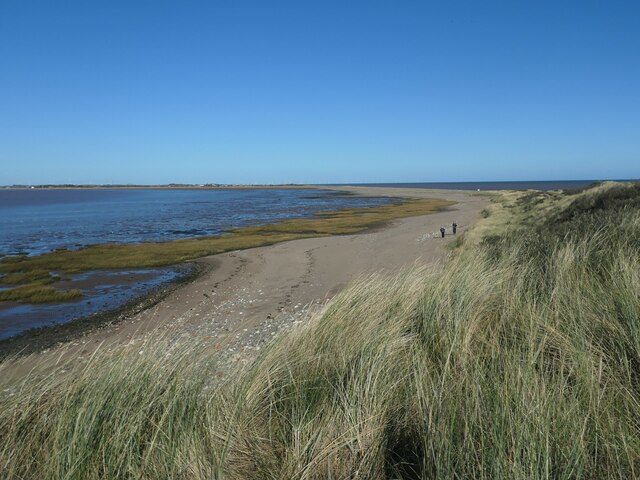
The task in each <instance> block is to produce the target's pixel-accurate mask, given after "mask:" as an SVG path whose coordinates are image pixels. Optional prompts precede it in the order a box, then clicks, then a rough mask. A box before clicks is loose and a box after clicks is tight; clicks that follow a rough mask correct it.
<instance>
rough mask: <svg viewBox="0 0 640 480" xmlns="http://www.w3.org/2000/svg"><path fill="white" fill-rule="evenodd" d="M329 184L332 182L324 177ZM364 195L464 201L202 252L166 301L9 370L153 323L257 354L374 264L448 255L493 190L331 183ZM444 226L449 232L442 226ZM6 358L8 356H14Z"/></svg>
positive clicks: (73, 353)
mask: <svg viewBox="0 0 640 480" xmlns="http://www.w3.org/2000/svg"><path fill="white" fill-rule="evenodd" d="M323 188H327V187H323ZM328 188H331V189H335V190H340V191H344V192H346V193H350V194H356V195H374V196H394V197H406V198H434V199H443V200H450V201H455V202H456V204H455V205H453V206H451V207H448V208H447V210H445V211H442V212H438V213H433V214H429V215H422V216H415V217H409V218H402V219H398V220H393V221H391V222H388V223H387V224H386V225H383V226H381V227H379V228H376V229H374V230H370V231H368V232H366V233H359V234H353V235H340V236H327V237H319V238H304V239H298V240H292V241H287V242H282V243H278V244H275V245H269V246H263V247H258V248H250V249H246V250H237V251H231V252H226V253H222V254H217V255H211V256H207V257H203V258H201V259H199V260H198V262H199V263H200V264H201V266H202V267H203V268H204V269H205V273H204V274H203V275H201V276H199V277H198V278H196V279H195V280H193V281H191V282H189V283H187V284H184V285H180V286H178V287H177V288H175V289H174V290H173V291H172V292H171V293H170V294H169V295H167V296H166V297H165V298H163V299H162V300H161V301H159V302H158V303H156V304H155V305H153V306H151V307H150V308H147V309H144V310H143V311H139V312H137V313H131V314H129V315H126V317H125V318H124V319H123V320H122V321H119V322H118V323H115V324H110V325H106V326H104V327H103V328H99V329H96V330H94V331H90V332H88V333H85V334H83V335H82V336H79V337H77V338H75V339H73V340H71V341H69V342H65V343H60V344H58V345H56V346H55V347H52V348H49V349H47V350H45V351H42V352H39V353H36V354H32V355H29V356H27V357H23V358H20V359H18V360H16V361H15V362H12V363H13V365H12V366H11V367H10V368H6V370H5V374H10V375H11V376H14V375H15V376H21V375H24V374H25V373H26V372H28V371H30V370H31V369H33V368H34V366H38V368H42V367H43V366H50V367H54V366H56V365H57V366H59V365H60V364H63V363H65V362H73V363H74V364H76V363H79V364H82V363H83V362H85V361H87V360H88V359H89V358H90V356H91V355H92V353H93V352H94V351H95V349H96V348H98V347H100V348H106V349H111V348H114V347H116V346H121V345H128V346H131V348H138V347H139V346H140V345H143V344H144V342H145V340H146V339H147V338H148V336H149V335H150V333H151V332H154V334H157V333H158V330H160V331H161V332H166V333H167V334H168V335H176V336H177V337H181V338H182V339H184V340H186V341H191V342H194V344H196V343H197V344H205V345H206V346H207V347H209V346H210V347H211V348H212V349H215V350H218V351H220V352H221V353H222V354H223V356H224V358H226V360H227V361H228V362H229V363H230V364H234V363H237V362H243V361H247V360H249V359H251V358H252V357H253V356H254V355H255V353H256V352H258V351H259V350H260V349H261V348H262V347H263V346H264V345H265V344H266V343H267V342H268V341H269V340H270V339H271V338H272V337H273V336H274V335H275V334H276V333H277V331H278V330H280V329H281V328H283V327H285V326H287V325H290V324H292V323H296V322H300V321H302V320H303V319H304V317H305V314H306V313H307V312H308V310H309V309H315V308H322V305H323V304H324V303H326V301H327V300H328V299H330V298H331V297H332V296H333V295H335V294H336V293H337V292H338V291H340V290H341V289H342V288H343V287H344V286H346V285H347V284H348V283H349V282H350V281H352V280H353V279H355V278H357V277H359V276H363V275H368V274H372V273H375V272H385V271H386V272H392V271H396V270H398V269H401V268H409V267H411V266H422V265H426V264H431V265H438V264H442V263H443V262H444V261H445V260H446V257H447V255H448V253H449V250H448V249H447V248H446V246H447V244H448V243H449V242H451V241H452V240H454V239H455V238H456V237H455V236H454V235H453V233H452V231H451V228H450V227H451V224H452V223H453V222H454V221H455V222H456V223H457V224H458V235H461V234H463V233H464V232H465V230H466V229H467V228H469V227H470V226H471V225H472V224H473V223H474V222H475V221H476V220H477V219H478V218H480V212H481V210H482V209H483V208H484V207H485V206H486V205H487V203H488V199H487V197H486V196H481V195H477V194H476V193H475V192H469V191H458V190H428V189H409V188H386V187H328ZM441 226H445V228H446V235H445V238H444V239H442V238H441V237H440V232H439V229H440V227H441ZM5 367H7V366H5Z"/></svg>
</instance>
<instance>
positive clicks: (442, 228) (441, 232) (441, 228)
mask: <svg viewBox="0 0 640 480" xmlns="http://www.w3.org/2000/svg"><path fill="white" fill-rule="evenodd" d="M440 235H442V238H444V227H440Z"/></svg>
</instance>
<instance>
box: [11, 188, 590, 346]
mask: <svg viewBox="0 0 640 480" xmlns="http://www.w3.org/2000/svg"><path fill="white" fill-rule="evenodd" d="M593 182H594V181H593V180H577V181H540V182H462V183H460V182H457V183H453V182H452V183H375V184H360V185H363V186H384V187H396V188H403V187H404V188H436V189H460V190H481V191H483V190H502V189H539V190H552V189H553V190H555V189H576V188H582V187H585V186H588V185H590V184H591V183H593ZM352 185H353V184H352ZM394 201H397V200H394V199H390V198H385V197H360V196H350V195H345V194H340V193H339V192H336V191H334V190H330V189H316V188H309V189H306V188H269V189H262V188H256V189H251V188H245V189H207V188H188V189H179V188H178V189H176V188H157V189H156V188H87V189H75V188H70V189H61V188H20V189H17V188H0V259H1V258H2V257H6V256H15V255H39V254H42V253H46V252H49V251H52V250H55V249H58V248H66V249H71V250H73V249H78V248H82V247H85V246H87V245H91V244H98V243H101V244H102V243H140V242H159V241H169V240H176V239H181V238H194V237H201V236H208V235H224V234H225V232H227V231H228V230H230V229H233V228H237V227H244V226H253V225H264V224H269V223H275V222H279V221H282V220H285V219H295V218H306V217H311V216H313V215H314V214H316V213H318V212H322V211H328V210H338V209H341V208H357V207H369V206H376V205H382V204H387V203H389V202H394ZM52 273H54V274H59V275H60V276H61V277H63V281H62V282H61V283H60V284H58V285H56V286H58V287H61V288H79V289H80V290H82V292H83V297H82V298H81V299H78V300H75V301H70V302H65V303H57V304H44V305H31V304H25V303H15V302H0V340H3V339H6V338H9V337H12V336H15V335H19V334H21V333H23V332H25V331H27V330H29V329H32V328H40V327H47V326H53V325H59V324H64V323H68V322H70V321H72V320H75V319H83V318H89V317H91V316H92V315H95V314H98V313H101V312H104V311H109V310H114V309H117V308H119V307H121V306H123V305H125V304H127V303H129V302H132V301H134V300H135V299H137V298H141V297H143V296H144V295H147V294H149V293H150V292H151V291H153V290H154V289H157V288H159V287H162V286H163V285H166V284H167V283H168V282H171V281H175V280H177V279H179V278H180V277H181V276H184V275H188V274H189V269H188V267H185V266H181V267H165V268H154V269H135V270H127V271H123V270H114V271H96V272H83V273H81V274H74V275H69V274H64V273H62V272H52ZM7 288H12V287H10V286H8V285H2V283H1V280H0V290H4V289H7ZM0 349H1V346H0Z"/></svg>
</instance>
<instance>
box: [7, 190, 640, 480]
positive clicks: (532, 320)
mask: <svg viewBox="0 0 640 480" xmlns="http://www.w3.org/2000/svg"><path fill="white" fill-rule="evenodd" d="M634 189H636V187H633V186H626V185H625V186H621V187H618V186H615V185H608V184H607V185H601V186H598V187H596V188H595V189H590V190H586V191H584V192H579V193H575V194H573V195H562V194H558V193H548V194H543V195H541V196H540V195H531V196H529V195H528V194H526V193H517V194H516V193H514V194H505V195H504V196H503V197H502V198H501V199H499V198H496V199H495V203H494V204H493V205H492V206H491V215H490V216H488V217H487V218H486V219H483V220H481V223H480V224H479V225H478V226H477V227H476V228H475V229H474V230H471V231H470V232H467V233H465V239H464V241H463V242H462V246H461V247H460V248H459V249H458V250H457V252H456V254H455V255H454V256H453V258H452V259H451V260H450V261H449V263H448V264H447V265H446V267H445V269H444V270H440V269H414V270H410V271H406V272H401V273H399V274H397V275H373V276H370V277H367V278H363V279H360V280H359V281H357V282H355V283H354V284H353V285H351V286H350V287H349V288H347V289H346V290H345V291H343V292H342V293H340V294H339V295H338V296H337V297H336V298H334V299H333V300H332V301H331V302H330V303H329V304H328V305H327V306H326V307H325V308H324V309H323V310H322V311H319V312H317V313H315V314H314V315H313V316H312V317H311V318H309V319H308V320H307V322H305V323H303V324H302V325H301V326H300V327H298V328H294V329H292V330H291V331H289V332H288V333H285V334H282V335H280V336H278V337H277V339H276V340H275V341H274V342H272V343H271V344H270V345H269V347H268V348H267V349H266V351H263V353H262V354H261V356H260V357H259V358H258V359H257V360H256V361H255V362H253V363H252V364H251V365H250V366H249V367H248V368H247V369H245V370H244V371H239V372H234V373H233V374H232V375H229V376H228V377H226V381H224V382H220V381H212V378H214V377H215V372H216V371H217V368H216V358H215V356H214V355H213V354H211V353H210V352H208V351H207V350H206V349H204V350H198V351H194V349H193V347H192V345H193V343H192V342H169V341H168V340H166V341H165V340H164V339H150V340H149V341H148V343H147V344H145V345H144V346H137V345H136V346H133V347H122V348H121V349H120V350H118V351H114V352H107V351H99V352H98V353H97V354H96V355H94V356H93V358H92V360H91V362H90V364H89V365H87V366H86V367H84V368H83V369H82V370H81V371H76V372H74V373H73V374H72V375H59V374H56V373H55V372H54V373H53V374H52V375H51V376H49V377H47V378H36V377H28V378H26V379H24V380H22V381H19V382H16V381H15V380H14V381H9V380H5V381H4V384H3V385H1V387H2V388H0V392H4V396H3V397H2V398H1V400H0V438H2V439H3V442H2V446H1V447H0V477H4V478H66V479H76V478H77V479H87V478H148V479H152V478H189V479H204V478H231V479H244V478H246V479H259V478H264V479H267V478H268V479H285V478H286V479H290V478H295V479H324V478H339V479H342V478H363V479H384V478H403V479H415V478H491V479H493V478H505V479H531V478H553V479H564V478H620V479H627V478H637V477H638V476H639V475H640V470H639V469H640V421H639V419H640V296H639V295H638V292H640V243H639V240H638V239H639V238H640V210H639V209H638V208H637V207H636V206H635V202H636V201H638V198H640V192H638V191H637V190H634ZM540 199H542V201H539V200H540ZM468 233H472V235H468V236H467V234H468ZM64 368H68V367H64ZM10 371H11V362H10V361H7V362H4V363H3V364H0V379H2V378H9V377H8V375H6V373H8V372H10Z"/></svg>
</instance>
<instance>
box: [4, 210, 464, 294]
mask: <svg viewBox="0 0 640 480" xmlns="http://www.w3.org/2000/svg"><path fill="white" fill-rule="evenodd" d="M453 204H454V202H449V201H445V200H434V199H419V200H416V199H413V200H405V201H403V202H401V203H397V204H391V205H384V206H380V207H371V208H360V209H345V210H339V211H335V212H325V213H321V214H318V215H317V216H315V217H314V218H308V219H299V220H287V221H283V222H280V223H276V224H270V225H263V226H259V227H246V228H238V229H234V230H232V231H231V232H230V233H229V234H226V235H219V236H209V237H200V238H196V239H187V240H175V241H171V242H157V243H140V244H101V245H91V246H89V247H87V248H83V249H80V250H64V249H62V250H56V251H54V252H50V253H45V254H42V255H37V256H16V257H5V258H3V259H2V260H1V261H0V274H4V276H3V277H1V278H0V281H2V282H3V283H23V282H26V281H29V280H30V279H31V285H32V286H33V287H35V286H36V285H41V284H42V279H43V278H46V277H43V275H44V272H50V271H58V272H66V273H77V272H82V271H89V270H101V269H128V268H147V267H159V266H166V265H175V264H179V263H183V262H187V261H189V260H194V259H196V258H200V257H204V256H206V255H213V254H216V253H223V252H227V251H230V250H239V249H246V248H253V247H260V246H264V245H272V244H274V243H279V242H284V241H288V240H295V239H299V238H308V237H318V236H325V235H344V234H349V233H358V232H362V231H365V230H367V229H369V228H372V227H375V226H377V225H380V224H382V223H384V222H388V221H391V220H394V219H397V218H404V217H411V216H416V215H425V214H429V213H435V212H438V211H440V210H442V209H444V208H446V207H448V206H451V205H453ZM11 291H12V292H13V293H12V294H11V295H12V298H14V299H16V300H21V301H30V300H29V298H27V296H24V297H21V296H20V294H21V292H27V290H25V289H21V288H16V289H13V290H11ZM48 291H49V292H50V293H51V296H50V301H52V302H55V301H58V298H59V295H58V291H56V290H55V289H50V290H48ZM0 298H2V297H0ZM40 298H41V299H43V300H42V301H44V298H45V292H44V291H42V296H41V297H40ZM0 301H1V300H0Z"/></svg>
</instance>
